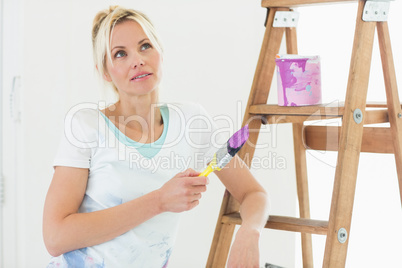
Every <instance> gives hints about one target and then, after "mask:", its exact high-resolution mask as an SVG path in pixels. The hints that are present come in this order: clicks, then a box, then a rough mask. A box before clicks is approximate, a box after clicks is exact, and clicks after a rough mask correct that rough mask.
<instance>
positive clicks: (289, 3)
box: [261, 0, 357, 7]
mask: <svg viewBox="0 0 402 268" xmlns="http://www.w3.org/2000/svg"><path fill="white" fill-rule="evenodd" d="M347 2H357V0H262V1H261V6H262V7H297V6H304V5H312V4H329V3H347Z"/></svg>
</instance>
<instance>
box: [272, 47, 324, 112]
mask: <svg viewBox="0 0 402 268" xmlns="http://www.w3.org/2000/svg"><path fill="white" fill-rule="evenodd" d="M275 61H276V66H277V75H278V105H279V106H305V105H315V104H321V67H320V57H319V56H311V57H304V56H299V55H290V54H288V55H278V56H277V58H276V60H275Z"/></svg>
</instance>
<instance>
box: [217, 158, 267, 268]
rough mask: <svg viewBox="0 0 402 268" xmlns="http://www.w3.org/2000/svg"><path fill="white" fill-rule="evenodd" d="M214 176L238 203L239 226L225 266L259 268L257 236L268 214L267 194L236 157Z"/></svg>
mask: <svg viewBox="0 0 402 268" xmlns="http://www.w3.org/2000/svg"><path fill="white" fill-rule="evenodd" d="M215 174H216V175H217V176H218V177H219V179H220V180H221V181H222V183H223V184H224V185H225V187H226V189H227V190H228V191H229V192H230V193H231V195H232V196H233V197H234V198H235V199H236V200H237V201H239V202H240V215H241V218H242V225H241V227H240V229H239V230H238V232H237V234H236V237H235V241H234V243H233V245H232V249H231V251H230V254H229V260H228V267H259V247H258V243H259V237H260V232H261V230H262V229H263V228H264V226H265V224H266V223H267V219H268V215H269V203H268V196H267V193H266V191H265V190H264V188H263V187H262V186H261V185H260V184H259V183H258V182H257V180H256V179H255V178H254V176H253V175H252V174H251V172H250V170H249V169H248V167H247V166H246V164H245V163H244V162H243V161H242V160H241V159H240V158H239V157H237V156H235V157H234V158H233V159H232V161H230V162H229V164H228V165H227V166H226V167H225V168H223V169H222V170H221V171H216V172H215Z"/></svg>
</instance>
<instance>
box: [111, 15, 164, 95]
mask: <svg viewBox="0 0 402 268" xmlns="http://www.w3.org/2000/svg"><path fill="white" fill-rule="evenodd" d="M110 49H111V56H112V62H113V65H112V62H110V60H109V58H108V57H107V59H106V68H107V73H106V74H105V76H104V78H105V79H106V80H107V81H108V82H113V83H114V85H115V86H116V87H117V90H118V92H119V95H120V97H123V96H125V95H127V96H140V95H145V94H149V93H151V92H153V91H155V90H156V89H157V88H158V86H159V83H160V80H161V78H162V68H161V65H162V57H161V55H160V53H159V52H158V50H156V49H155V48H154V47H153V45H152V44H151V42H150V40H149V39H148V37H147V35H146V34H145V33H144V31H143V29H142V28H141V26H140V25H139V24H138V23H137V22H135V21H132V20H127V21H124V22H122V23H119V24H117V25H116V26H115V28H114V30H113V33H112V36H111V44H110Z"/></svg>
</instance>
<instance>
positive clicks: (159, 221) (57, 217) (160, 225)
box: [43, 6, 268, 267]
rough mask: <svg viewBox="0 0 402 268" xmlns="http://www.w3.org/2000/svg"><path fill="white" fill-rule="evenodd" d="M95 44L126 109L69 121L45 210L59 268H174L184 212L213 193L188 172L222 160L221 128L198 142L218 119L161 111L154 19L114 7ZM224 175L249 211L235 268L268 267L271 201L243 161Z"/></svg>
mask: <svg viewBox="0 0 402 268" xmlns="http://www.w3.org/2000/svg"><path fill="white" fill-rule="evenodd" d="M92 37H93V38H92V40H93V49H94V59H95V66H96V68H97V70H98V72H99V73H100V75H101V76H102V77H103V79H104V80H105V81H106V82H108V83H110V85H111V86H112V87H113V88H114V90H115V91H116V93H117V94H118V97H119V100H118V101H117V102H116V103H115V104H114V105H111V106H110V107H107V108H106V109H104V110H99V109H80V110H79V111H76V112H74V113H73V114H72V115H71V116H70V115H68V116H67V118H66V124H65V127H66V130H65V135H63V139H62V142H61V146H60V148H59V151H58V154H57V156H56V159H55V162H54V168H55V172H54V176H53V180H52V183H51V185H50V187H49V191H48V194H47V197H46V202H45V209H44V220H43V234H44V241H45V244H46V247H47V249H48V251H49V253H50V254H51V255H52V256H54V258H52V261H51V262H50V264H49V267H167V263H168V260H169V256H170V253H171V250H172V246H173V243H174V237H175V235H176V229H177V223H178V216H179V212H183V211H186V210H190V209H193V208H194V207H195V206H197V205H198V204H199V200H200V198H201V194H202V193H203V192H205V191H206V186H207V184H208V178H207V177H198V175H199V174H200V173H199V172H196V171H195V170H194V169H191V168H188V167H193V168H196V167H198V168H200V167H199V166H197V163H196V162H199V161H198V159H196V158H197V157H198V156H199V155H200V154H201V155H202V156H203V157H204V158H203V159H204V160H205V159H210V158H211V157H212V154H213V152H215V151H216V148H213V147H212V146H206V145H208V144H210V143H211V139H212V137H213V132H214V131H216V128H215V127H212V129H210V130H209V131H205V129H203V130H204V131H199V132H196V133H195V132H194V129H195V128H194V126H197V127H198V129H201V128H203V124H205V119H206V118H208V115H207V114H206V113H205V111H204V110H203V109H202V108H201V107H200V106H199V105H194V104H193V105H188V104H183V105H156V104H157V103H158V86H159V83H160V81H161V77H162V68H161V63H162V48H161V45H160V42H159V39H158V37H157V35H156V32H155V30H154V28H153V26H152V24H151V23H150V21H149V19H148V18H147V17H146V16H145V15H144V14H142V13H140V12H137V11H134V10H130V9H124V8H122V7H118V6H115V7H110V8H109V10H105V11H101V12H99V13H98V14H97V16H96V17H95V19H94V25H93V32H92ZM194 118H195V120H194ZM201 119H202V120H201ZM203 120H204V122H202V121H203ZM189 122H191V131H190V126H189ZM207 123H208V122H207ZM210 123H211V122H210ZM204 128H205V127H204ZM183 133H185V134H183ZM179 158H180V159H181V160H183V161H177V163H176V164H174V165H172V164H167V165H166V164H165V165H164V164H163V163H164V162H163V160H166V159H170V160H171V159H179ZM204 162H205V161H204ZM179 163H186V165H180V164H179ZM185 167H187V169H186V170H185ZM183 170H185V171H183ZM216 175H217V176H218V177H219V179H220V180H221V181H222V183H223V184H224V185H225V186H226V188H227V189H228V190H229V191H230V192H231V194H232V195H233V196H234V197H235V198H236V199H237V200H238V201H239V202H240V203H241V216H242V219H243V224H242V226H241V227H240V229H239V230H238V232H237V234H236V238H235V241H234V243H233V246H232V248H231V252H230V255H229V260H228V267H259V248H258V240H259V234H260V231H261V229H262V228H263V226H264V225H265V222H266V219H267V217H268V203H267V195H266V192H265V191H264V189H263V188H262V187H261V186H260V185H259V184H258V182H257V181H256V180H255V179H254V178H253V176H252V175H251V173H250V172H249V170H248V169H247V168H246V167H244V164H243V165H242V163H241V160H240V159H239V158H237V157H235V158H234V159H233V160H232V161H231V162H230V163H229V164H228V165H227V167H226V168H224V169H222V170H221V171H217V172H216Z"/></svg>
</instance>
